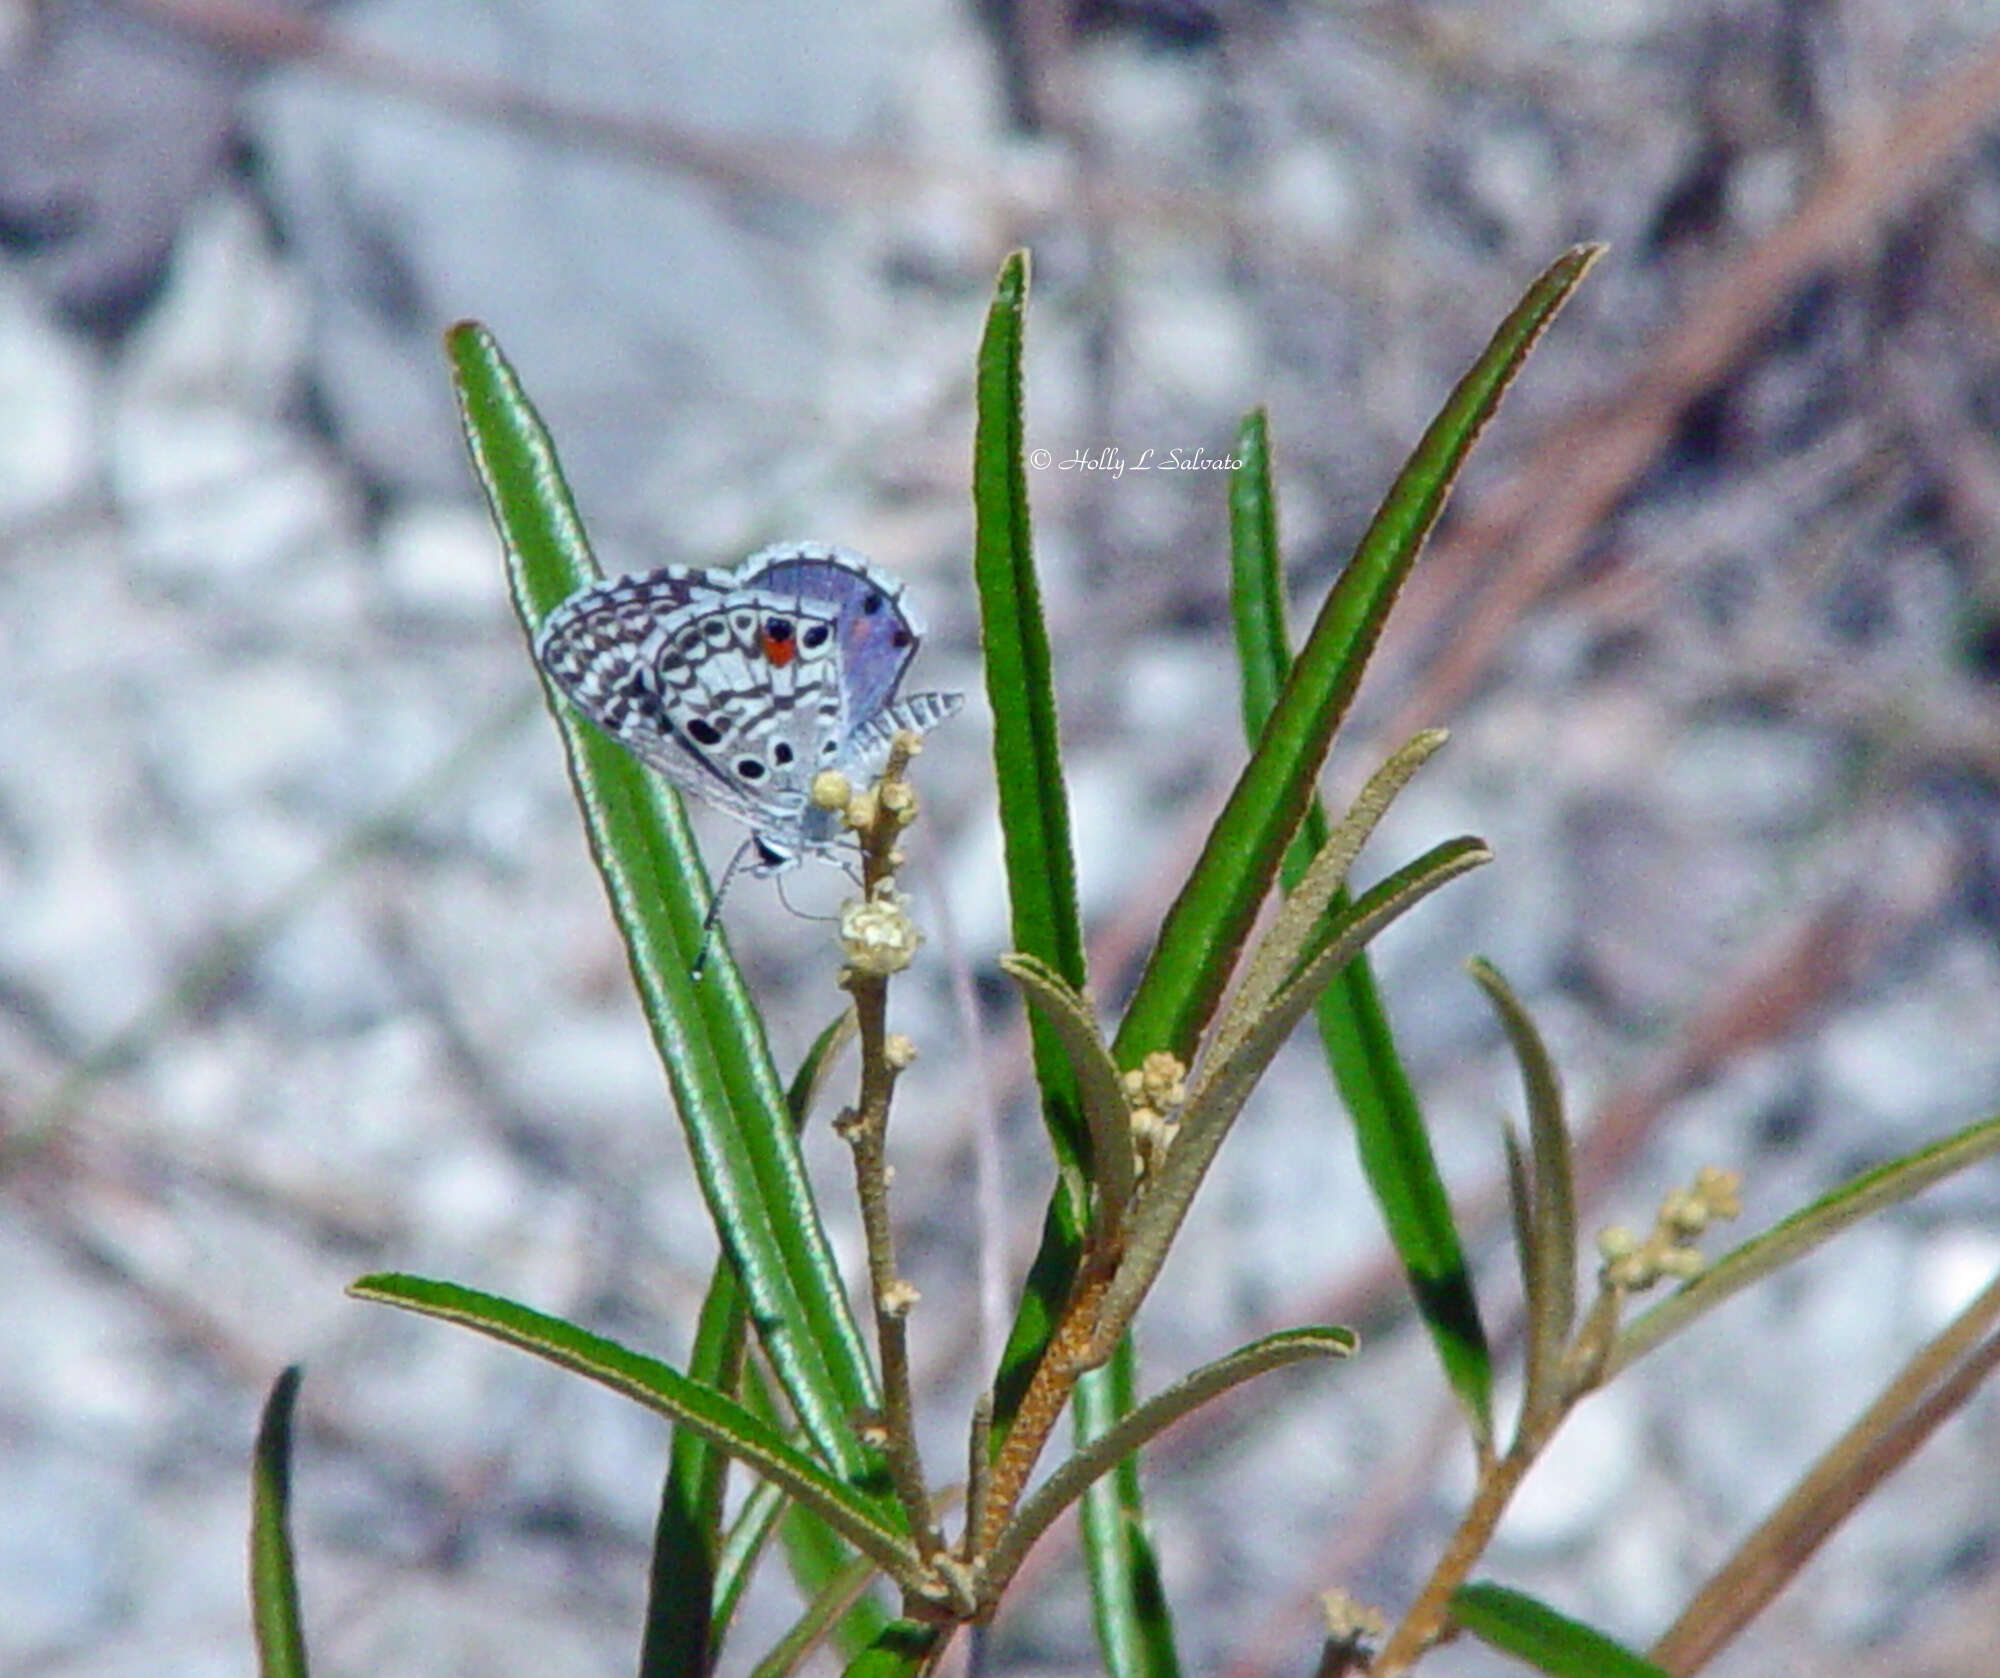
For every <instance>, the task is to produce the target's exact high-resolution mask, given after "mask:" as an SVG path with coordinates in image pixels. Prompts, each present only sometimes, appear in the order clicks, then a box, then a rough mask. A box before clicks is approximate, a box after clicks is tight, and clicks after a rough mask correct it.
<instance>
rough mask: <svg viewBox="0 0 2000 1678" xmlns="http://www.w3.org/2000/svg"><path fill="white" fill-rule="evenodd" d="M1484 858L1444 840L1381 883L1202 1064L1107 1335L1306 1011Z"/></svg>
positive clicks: (1142, 1290) (1129, 1312)
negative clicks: (1229, 1048) (1224, 1051)
mask: <svg viewBox="0 0 2000 1678" xmlns="http://www.w3.org/2000/svg"><path fill="white" fill-rule="evenodd" d="M1491 859H1492V853H1491V852H1490V851H1488V850H1487V849H1486V847H1485V846H1484V845H1482V844H1481V843H1480V842H1479V841H1478V840H1476V839H1453V840H1447V841H1446V842H1445V843H1444V844H1442V845H1438V846H1435V847H1434V848H1433V849H1431V850H1430V851H1427V852H1426V853H1425V854H1424V855H1423V856H1421V857H1419V858H1418V859H1417V860H1416V861H1415V862H1412V863H1409V864H1407V865H1406V866H1404V867H1403V868H1400V869H1398V870H1397V871H1396V872H1395V873H1394V874H1391V875H1390V876H1389V877H1388V878H1387V879H1385V880H1382V881H1380V882H1378V883H1377V884H1376V885H1375V886H1373V887H1371V888H1370V889H1369V890H1368V891H1367V892H1365V893H1363V894H1362V896H1361V897H1359V898H1357V899H1356V900H1355V902H1354V904H1353V906H1352V907H1351V908H1349V909H1348V910H1347V911H1346V913H1345V914H1343V915H1341V916H1338V917H1336V918H1335V919H1334V921H1333V924H1332V925H1331V926H1330V927H1329V930H1328V932H1327V935H1326V937H1325V940H1324V942H1323V943H1322V944H1321V945H1320V946H1318V947H1317V953H1316V954H1315V955H1314V956H1313V958H1312V960H1311V962H1310V963H1309V965H1308V966H1307V967H1306V969H1305V971H1304V972H1303V973H1302V974H1301V975H1300V977H1299V978H1298V980H1297V982H1295V983H1294V984H1292V985H1291V986H1289V987H1288V988H1287V989H1285V990H1284V991H1281V992H1280V993H1279V994H1278V995H1277V996H1276V997H1275V998H1273V999H1272V1002H1271V1005H1270V1007H1269V1008H1268V1009H1267V1010H1266V1011H1265V1014H1264V1016H1263V1017H1262V1018H1261V1019H1260V1020H1259V1021H1258V1022H1257V1024H1256V1026H1255V1028H1254V1029H1253V1030H1252V1031H1251V1032H1250V1033H1249V1035H1248V1036H1246V1037H1245V1038H1244V1039H1243V1042H1242V1044H1241V1046H1240V1047H1238V1048H1237V1050H1236V1051H1235V1053H1233V1054H1232V1055H1230V1056H1229V1057H1228V1058H1227V1059H1226V1060H1205V1061H1203V1062H1202V1065H1201V1067H1200V1068H1199V1070H1198V1071H1197V1072H1196V1074H1195V1080H1194V1083H1193V1085H1192V1086H1191V1087H1190V1088H1189V1090H1188V1098H1187V1103H1186V1105H1185V1106H1183V1107H1182V1108H1181V1122H1180V1131H1179V1133H1178V1134H1177V1135H1176V1136H1175V1138H1174V1141H1173V1146H1171V1147H1170V1148H1168V1150H1167V1157H1166V1160H1165V1163H1164V1164H1163V1165H1162V1166H1161V1168H1160V1171H1159V1175H1158V1177H1157V1179H1155V1180H1154V1181H1153V1183H1152V1186H1151V1187H1150V1188H1149V1189H1148V1190H1147V1191H1146V1193H1145V1195H1144V1196H1143V1197H1142V1198H1141V1200H1140V1203H1139V1207H1138V1209H1137V1211H1136V1212H1135V1213H1134V1214H1133V1217H1132V1219H1131V1222H1130V1226H1129V1232H1128V1235H1127V1238H1126V1247H1125V1256H1124V1259H1123V1260H1122V1261H1121V1262H1120V1264H1119V1266H1118V1273H1117V1275H1116V1276H1115V1277H1114V1278H1113V1280H1112V1283H1111V1285H1110V1287H1108V1288H1107V1289H1106V1290H1105V1294H1104V1299H1103V1301H1102V1302H1101V1304H1100V1306H1099V1315H1098V1320H1099V1322H1100V1324H1102V1325H1104V1327H1105V1331H1106V1332H1109V1331H1110V1329H1111V1328H1113V1327H1116V1326H1117V1325H1120V1324H1124V1323H1129V1322H1130V1321H1131V1319H1132V1316H1133V1314H1134V1313H1135V1312H1136V1311H1137V1310H1138V1309H1139V1305H1140V1302H1141V1301H1142V1300H1144V1298H1145V1297H1146V1293H1147V1291H1148V1290H1149V1289H1150V1288H1151V1287H1152V1285H1153V1282H1154V1280H1155V1279H1156V1278H1157V1277H1158V1275H1159V1273H1160V1266H1161V1265H1163V1264H1164V1263H1165V1262H1166V1257H1167V1249H1168V1247H1169V1246H1170V1245H1171V1244H1172V1242H1173V1238H1174V1235H1175V1233H1176V1232H1177V1231H1178V1230H1179V1229H1180V1226H1181V1220H1182V1219H1183V1218H1185V1217H1186V1216H1187V1212H1188V1207H1189V1206H1190V1205H1192V1204H1193V1201H1194V1196H1195V1191H1196V1190H1197V1189H1199V1188H1200V1187H1201V1180H1202V1178H1203V1177H1204V1176H1205V1175H1207V1172H1208V1168H1209V1166H1210V1165H1212V1164H1213V1163H1214V1161H1215V1155H1216V1150H1217V1149H1219V1148H1220V1147H1221V1146H1222V1141H1223V1138H1224V1137H1225V1136H1226V1135H1228V1133H1229V1127H1230V1126H1231V1125H1232V1124H1234V1123H1235V1122H1236V1115H1237V1114H1238V1113H1240V1112H1241V1111H1242V1110H1243V1103H1244V1102H1245V1101H1247V1100H1248V1099H1249V1098H1250V1092H1251V1090H1252V1089H1254V1088H1255V1087H1256V1085H1257V1081H1258V1080H1259V1079H1260V1078H1262V1077H1263V1075H1264V1070H1265V1068H1266V1067H1267V1066H1269V1064H1270V1062H1271V1057H1272V1056H1273V1055H1275V1054H1276V1053H1277V1052H1278V1050H1279V1048H1280V1046H1281V1045H1282V1044H1283V1043H1284V1041H1285V1038H1286V1037H1287V1036H1288V1035H1289V1034H1290V1032H1291V1030H1292V1028H1293V1027H1294V1026H1296V1025H1297V1024H1298V1022H1299V1020H1300V1018H1301V1017H1302V1016H1303V1015H1304V1013H1305V1010H1306V1009H1307V1008H1309V1007H1311V1006H1312V1003H1313V1000H1314V998H1315V997H1316V996H1317V995H1318V994H1319V989H1320V987H1321V986H1323V985H1324V984H1326V983H1327V981H1328V980H1329V979H1331V978H1332V977H1333V975H1334V973H1335V972H1337V971H1338V970H1339V968H1340V965H1341V963H1342V962H1345V961H1349V960H1352V959H1353V956H1354V952H1355V951H1356V950H1359V949H1360V948H1361V947H1362V946H1363V945H1365V944H1366V943H1367V942H1368V940H1369V939H1371V938H1373V937H1374V936H1375V935H1376V933H1378V932H1380V931H1381V930H1382V928H1383V927H1385V926H1387V925H1388V924H1389V923H1390V922H1391V921H1393V920H1394V919H1396V917H1397V916H1399V915H1401V914H1403V913H1405V912H1406V911H1407V910H1409V909H1410V908H1412V907H1414V906H1415V905H1416V904H1417V903H1418V902H1419V901H1421V900H1422V899H1423V898H1425V897H1427V896H1428V895H1429V894H1430V893H1431V892H1433V891H1435V890H1437V889H1438V887H1440V886H1442V885H1444V884H1445V883H1446V882H1447V881H1449V880H1454V879H1456V878H1457V877H1458V876H1459V875H1460V874H1463V873H1465V872H1466V871H1467V870H1468V869H1472V868H1476V867H1478V866H1479V865H1480V864H1481V863H1483V862H1488V861H1490V860H1491Z"/></svg>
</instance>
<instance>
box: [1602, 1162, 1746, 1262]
mask: <svg viewBox="0 0 2000 1678" xmlns="http://www.w3.org/2000/svg"><path fill="white" fill-rule="evenodd" d="M1742 1181H1743V1180H1742V1178H1741V1177H1739V1176H1738V1175H1737V1174H1736V1173H1735V1172H1734V1171H1725V1170H1723V1169H1722V1168H1721V1167H1720V1166H1714V1165H1705V1166H1703V1167H1702V1168H1701V1170H1700V1171H1698V1172H1697V1173H1696V1174H1695V1179H1694V1183H1693V1185H1692V1186H1691V1187H1689V1188H1685V1189H1675V1190H1674V1191H1673V1193H1671V1194H1670V1195H1668V1196H1667V1198H1666V1199H1665V1200H1664V1201H1662V1202H1661V1203H1660V1210H1659V1215H1658V1216H1657V1217H1656V1218H1655V1219H1654V1220H1653V1228H1652V1232H1651V1233H1650V1234H1649V1235H1647V1236H1646V1238H1645V1239H1644V1240H1643V1241H1642V1240H1641V1239H1640V1238H1639V1237H1638V1236H1636V1235H1634V1234H1633V1233H1632V1232H1631V1231H1630V1230H1629V1229H1626V1228H1624V1227H1623V1226H1621V1225H1616V1224H1614V1225H1613V1226H1612V1227H1611V1228H1609V1229H1606V1230H1604V1231H1603V1232H1602V1233H1601V1234H1599V1236H1598V1237H1597V1252H1598V1256H1599V1257H1600V1258H1602V1259H1603V1260H1604V1268H1603V1270H1602V1272H1601V1276H1602V1279H1603V1283H1604V1285H1605V1286H1606V1287H1608V1288H1616V1289H1618V1290H1619V1291H1620V1292H1621V1293H1637V1292H1639V1291H1640V1290H1642V1289H1645V1288H1650V1287H1652V1286H1653V1284H1654V1283H1656V1282H1658V1281H1660V1280H1661V1279H1662V1278H1663V1277H1671V1278H1673V1279H1674V1280H1675V1281H1681V1282H1686V1281H1692V1280H1693V1279H1694V1278H1695V1277H1696V1276H1699V1275H1700V1274H1701V1273H1702V1271H1703V1269H1704V1268H1705V1267H1706V1265H1707V1262H1708V1261H1707V1260H1706V1259H1704V1258H1703V1257H1702V1255H1701V1251H1700V1249H1699V1248H1698V1247H1697V1246H1696V1245H1695V1243H1696V1241H1697V1240H1699V1239H1700V1237H1701V1236H1702V1235H1703V1233H1704V1232H1706V1230H1707V1229H1708V1226H1709V1225H1710V1224H1712V1223H1714V1222H1715V1221H1716V1220H1717V1219H1718V1218H1734V1217H1736V1216H1737V1215H1738V1214H1740V1213H1741V1211H1742V1210H1743V1207H1742V1201H1741V1199H1740V1195H1739V1191H1740V1190H1741V1188H1742Z"/></svg>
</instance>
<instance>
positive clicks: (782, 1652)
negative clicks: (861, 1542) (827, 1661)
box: [750, 1556, 880, 1678]
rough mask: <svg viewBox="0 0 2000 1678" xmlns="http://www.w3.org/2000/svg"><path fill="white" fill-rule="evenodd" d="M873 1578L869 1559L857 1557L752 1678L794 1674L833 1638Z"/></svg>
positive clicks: (752, 1672)
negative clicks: (806, 1660) (800, 1664)
mask: <svg viewBox="0 0 2000 1678" xmlns="http://www.w3.org/2000/svg"><path fill="white" fill-rule="evenodd" d="M874 1577H875V1564H874V1563H873V1562H871V1561H869V1560H868V1558H867V1557H866V1556H856V1557H855V1558H854V1559H853V1560H852V1561H850V1562H849V1563H848V1564H847V1566H846V1567H845V1568H843V1569H842V1570H841V1572H840V1573H839V1574H838V1575H837V1576H836V1577H834V1578H833V1579H830V1580H828V1581H827V1583H826V1585H825V1586H824V1587H823V1588H822V1589H820V1590H819V1591H818V1592H817V1593H816V1594H815V1595H814V1596H813V1597H812V1599H811V1600H810V1601H808V1602H807V1603H806V1606H805V1610H804V1612H803V1613H801V1614H800V1615H799V1617H798V1619H796V1620H795V1621H793V1622H792V1625H791V1628H790V1629H789V1630H788V1631H786V1633H785V1635H784V1636H783V1637H781V1638H779V1639H778V1641H777V1642H776V1643H774V1644H772V1645H771V1648H770V1651H769V1653H767V1654H766V1655H765V1656H764V1658H763V1659H762V1660H760V1661H759V1662H758V1663H757V1664H756V1665H755V1666H754V1667H752V1668H751V1669H750V1678H786V1674H788V1673H791V1672H793V1671H795V1670H796V1669H797V1667H798V1665H799V1663H800V1662H801V1661H803V1660H804V1659H805V1658H806V1657H807V1656H808V1655H810V1654H811V1653H812V1652H813V1651H814V1650H815V1649H817V1648H818V1647H819V1646H820V1644H822V1643H824V1642H825V1641H826V1640H827V1639H828V1638H829V1637H831V1636H832V1635H833V1633H834V1630H835V1628H836V1627H838V1626H839V1625H840V1624H841V1623H842V1621H843V1620H844V1619H845V1618H846V1616H847V1615H848V1614H849V1613H850V1612H852V1610H853V1608H854V1605H855V1603H856V1602H857V1601H859V1600H860V1597H861V1593H862V1592H863V1591H865V1590H867V1589H868V1584H869V1581H870V1580H872V1579H873V1578H874ZM877 1635H880V1634H879V1632H878V1634H877Z"/></svg>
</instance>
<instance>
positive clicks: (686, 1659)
mask: <svg viewBox="0 0 2000 1678" xmlns="http://www.w3.org/2000/svg"><path fill="white" fill-rule="evenodd" d="M748 1338H749V1315H748V1313H746V1312H745V1311H744V1309H743V1293H742V1290H741V1289H740V1288H739V1287H738V1286H737V1284H736V1273H735V1272H734V1271H733V1270H731V1269H730V1268H729V1261H728V1260H727V1259H726V1258H725V1259H722V1260H721V1261H719V1262H718V1263H717V1265H716V1267H715V1274H714V1275H713V1276H712V1277H711V1278H710V1279H709V1284H708V1293H707V1296H706V1297H705V1298H704V1299H703V1300H702V1304H701V1315H700V1317H699V1318H698V1319H697V1320H696V1324H695V1335H694V1345H693V1346H692V1348H690V1350H689V1352H688V1371H687V1372H688V1378H689V1379H690V1380H693V1381H697V1382H699V1383H700V1384H701V1385H703V1386H707V1387H713V1388H714V1389H715V1390H716V1391H717V1392H720V1393H727V1394H731V1395H733V1394H734V1393H735V1392H736V1389H737V1384H738V1383H739V1382H740V1381H741V1379H742V1375H743V1355H744V1351H745V1349H746V1347H747V1343H748ZM728 1479H729V1455H728V1453H727V1452H726V1451H724V1450H723V1449H722V1448H721V1447H720V1446H718V1445H716V1444H714V1443H713V1442H712V1441H710V1440H709V1439H708V1438H707V1437H706V1436H705V1435H704V1434H702V1433H701V1432H699V1431H698V1430H697V1429H694V1428H691V1427H687V1426H684V1425H681V1424H678V1423H677V1424H676V1425H675V1427H674V1440H673V1446H672V1448H671V1450H670V1451H669V1453H668V1467H667V1478H666V1484H665V1485H664V1486H663V1487H662V1489H661V1493H660V1511H659V1516H658V1518H657V1520H656V1521H655V1523H654V1529H653V1555H652V1562H651V1566H650V1569H649V1574H648V1583H647V1594H646V1620H645V1629H644V1634H643V1636H642V1638H641V1641H640V1646H639V1678H700V1675H701V1674H703V1673H706V1672H708V1671H709V1670H710V1669H711V1668H712V1667H713V1665H714V1662H715V1654H716V1651H717V1650H718V1649H719V1648H720V1636H721V1633H722V1631H723V1630H724V1629H726V1627H727V1624H728V1622H727V1621H726V1620H723V1621H721V1622H720V1623H718V1622H717V1617H716V1613H715V1603H716V1596H717V1591H716V1579H717V1567H718V1565H719V1560H720V1555H721V1550H722V1502H723V1494H724V1492H725V1491H726V1490H727V1487H728Z"/></svg>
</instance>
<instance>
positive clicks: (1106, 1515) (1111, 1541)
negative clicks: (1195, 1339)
mask: <svg viewBox="0 0 2000 1678" xmlns="http://www.w3.org/2000/svg"><path fill="white" fill-rule="evenodd" d="M1136 1362H1137V1359H1136V1358H1135V1357H1134V1355H1133V1353H1132V1342H1131V1339H1130V1338H1129V1337H1128V1338H1126V1339H1125V1340H1124V1341H1123V1342H1121V1343H1120V1346H1119V1349H1118V1354H1116V1355H1114V1356H1113V1357H1112V1359H1111V1361H1110V1362H1109V1363H1108V1364H1106V1365H1105V1366H1104V1367H1103V1368H1102V1369H1093V1370H1091V1371H1090V1372H1089V1373H1088V1374H1087V1375H1085V1376H1084V1377H1083V1378H1082V1379H1081V1380H1079V1381H1078V1382H1077V1384H1076V1388H1075V1392H1074V1395H1073V1396H1072V1398H1071V1400H1070V1405H1071V1414H1072V1416H1073V1418H1074V1422H1075V1434H1076V1443H1077V1447H1078V1449H1079V1450H1080V1451H1088V1450H1090V1449H1091V1448H1092V1446H1093V1445H1094V1444H1095V1442H1096V1441H1098V1440H1100V1439H1101V1438H1103V1437H1104V1436H1105V1435H1106V1434H1107V1433H1110V1432H1111V1431H1112V1430H1113V1429H1115V1428H1116V1427H1117V1426H1118V1425H1119V1423H1120V1421H1121V1419H1123V1418H1125V1417H1127V1416H1129V1414H1130V1413H1131V1410H1132V1400H1133V1398H1134V1396H1135V1395H1134V1392H1133V1379H1134V1365H1135V1364H1136ZM1021 1518H1022V1516H1021V1515H1020V1514H1017V1515H1016V1517H1015V1520H1016V1522H1018V1521H1019V1520H1020V1519H1021ZM1078 1526H1079V1529H1080V1531H1081V1532H1082V1535H1083V1559H1084V1566H1085V1567H1086V1568H1087V1569H1088V1571H1089V1576H1090V1617H1091V1626H1092V1628H1093V1629H1094V1630H1095V1631H1096V1633H1097V1647H1098V1649H1099V1650H1100V1651H1101V1652H1102V1654H1103V1656H1104V1669H1105V1671H1106V1672H1107V1673H1108V1674H1110V1675H1111V1678H1179V1674H1180V1669H1181V1662H1180V1654H1179V1651H1178V1650H1177V1649H1176V1648H1175V1646H1174V1621H1173V1612H1172V1609H1171V1607H1170V1606H1169V1604H1168V1602H1167V1591H1166V1584H1165V1581H1164V1580H1163V1579H1162V1577H1161V1574H1160V1559H1159V1555H1158V1553H1157V1552H1156V1550H1155V1549H1154V1546H1153V1535H1152V1532H1151V1530H1150V1529H1149V1527H1148V1526H1147V1523H1146V1509H1145V1503H1144V1500H1143V1498H1142V1497H1141V1494H1140V1490H1139V1461H1138V1458H1137V1457H1135V1456H1132V1455H1131V1454H1129V1453H1127V1454H1125V1455H1124V1457H1123V1459H1122V1460H1121V1461H1119V1462H1118V1463H1117V1465H1116V1466H1115V1467H1114V1468H1113V1469H1112V1470H1111V1472H1110V1473H1109V1474H1106V1475H1105V1476H1103V1477H1102V1478H1101V1479H1099V1480H1097V1481H1095V1482H1093V1483H1092V1484H1090V1485H1089V1486H1088V1487H1087V1488H1086V1489H1085V1491H1084V1493H1083V1507H1082V1509H1081V1510H1080V1511H1079V1519H1078ZM1003 1542H1004V1539H1003ZM1021 1553H1022V1554H1023V1555H1025V1554H1026V1550H1025V1548H1024V1549H1023V1550H1022V1552H1021Z"/></svg>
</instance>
